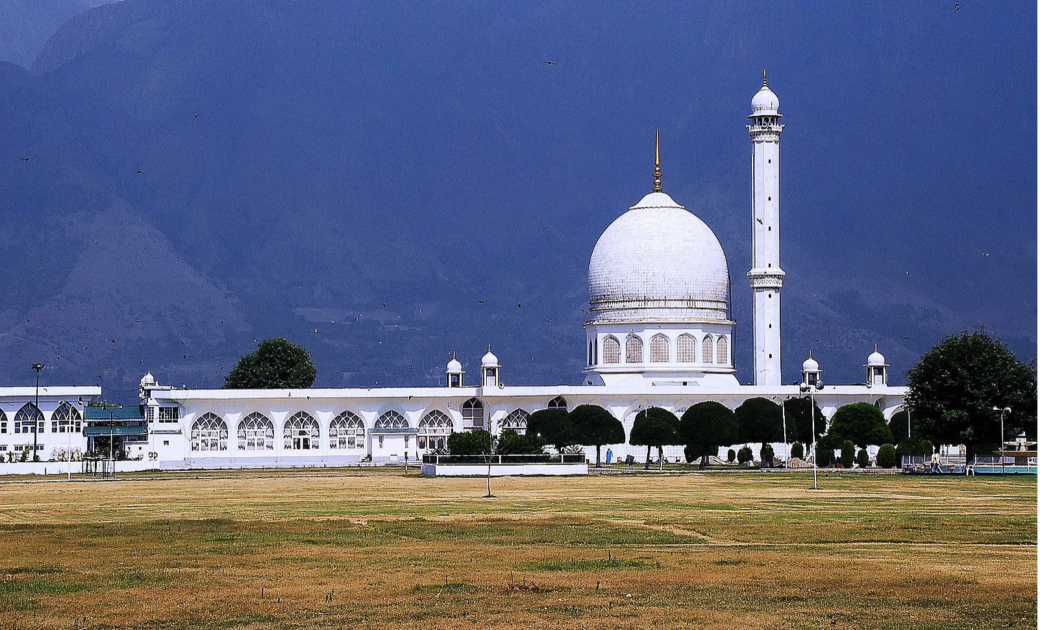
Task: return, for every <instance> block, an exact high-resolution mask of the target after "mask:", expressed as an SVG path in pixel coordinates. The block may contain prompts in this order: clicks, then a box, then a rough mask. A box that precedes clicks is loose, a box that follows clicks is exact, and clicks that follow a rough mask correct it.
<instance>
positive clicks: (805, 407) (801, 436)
mask: <svg viewBox="0 0 1040 630" xmlns="http://www.w3.org/2000/svg"><path fill="white" fill-rule="evenodd" d="M815 408H816V437H817V438H819V437H820V436H821V435H823V434H824V433H826V432H827V419H826V418H824V417H823V412H822V411H820V406H819V405H815ZM812 410H813V404H812V401H811V400H810V399H809V397H808V396H806V397H805V398H789V399H787V400H785V401H784V413H785V414H786V416H787V435H788V439H789V440H797V441H799V442H805V443H806V444H812V442H813V435H812V425H813V417H812V415H811V413H810V412H811V411H812Z"/></svg>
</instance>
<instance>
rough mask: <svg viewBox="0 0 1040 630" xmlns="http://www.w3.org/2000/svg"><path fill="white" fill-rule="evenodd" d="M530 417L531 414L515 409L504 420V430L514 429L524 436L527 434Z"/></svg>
mask: <svg viewBox="0 0 1040 630" xmlns="http://www.w3.org/2000/svg"><path fill="white" fill-rule="evenodd" d="M530 417H531V414H529V413H527V412H526V411H524V410H523V409H514V410H512V411H510V412H509V415H508V416H506V417H505V418H503V419H502V428H503V429H512V430H514V431H516V432H517V433H519V434H521V435H523V434H524V433H525V432H527V419H528V418H530Z"/></svg>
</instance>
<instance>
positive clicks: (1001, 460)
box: [993, 407, 1011, 477]
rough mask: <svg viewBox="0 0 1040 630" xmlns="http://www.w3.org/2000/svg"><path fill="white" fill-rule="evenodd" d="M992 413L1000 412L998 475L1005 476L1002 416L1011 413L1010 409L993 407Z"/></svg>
mask: <svg viewBox="0 0 1040 630" xmlns="http://www.w3.org/2000/svg"><path fill="white" fill-rule="evenodd" d="M993 411H999V412H1000V475H1001V476H1002V477H1003V476H1005V470H1004V414H1005V413H1011V407H1004V408H1003V409H1001V408H1000V407H994V408H993Z"/></svg>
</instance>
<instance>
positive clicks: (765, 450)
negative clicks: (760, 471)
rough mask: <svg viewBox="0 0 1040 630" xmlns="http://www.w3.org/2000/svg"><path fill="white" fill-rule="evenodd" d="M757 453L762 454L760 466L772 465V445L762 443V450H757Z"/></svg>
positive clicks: (768, 466)
mask: <svg viewBox="0 0 1040 630" xmlns="http://www.w3.org/2000/svg"><path fill="white" fill-rule="evenodd" d="M759 455H761V456H762V468H772V467H773V457H774V455H775V454H774V453H773V447H772V446H770V445H769V444H763V445H762V450H761V451H759Z"/></svg>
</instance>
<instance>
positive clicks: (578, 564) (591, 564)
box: [525, 558, 659, 571]
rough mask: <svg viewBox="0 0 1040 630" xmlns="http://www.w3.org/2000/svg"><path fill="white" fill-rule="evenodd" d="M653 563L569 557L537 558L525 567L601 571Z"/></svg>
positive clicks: (645, 566) (648, 567)
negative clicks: (561, 558)
mask: <svg viewBox="0 0 1040 630" xmlns="http://www.w3.org/2000/svg"><path fill="white" fill-rule="evenodd" d="M654 566H659V565H654V564H652V563H650V562H646V561H645V560H626V559H622V558H571V559H567V560H539V561H537V562H530V563H528V564H527V565H526V567H525V568H527V569H528V570H533V571H601V570H605V569H651V568H654Z"/></svg>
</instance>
